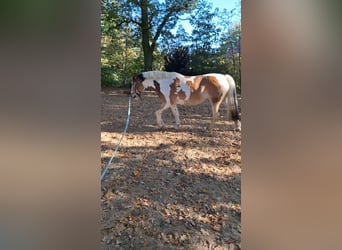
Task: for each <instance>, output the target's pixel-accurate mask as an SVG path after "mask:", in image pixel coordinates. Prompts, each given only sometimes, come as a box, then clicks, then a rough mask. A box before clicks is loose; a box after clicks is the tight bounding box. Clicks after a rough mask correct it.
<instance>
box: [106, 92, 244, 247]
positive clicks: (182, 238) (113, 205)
mask: <svg viewBox="0 0 342 250" xmlns="http://www.w3.org/2000/svg"><path fill="white" fill-rule="evenodd" d="M101 95H102V107H101V108H102V110H101V111H102V113H101V171H102V170H103V168H104V167H105V165H106V164H107V162H108V160H109V159H110V157H111V156H112V154H113V152H114V150H115V147H116V146H117V144H118V142H119V139H120V137H121V134H122V131H123V129H124V127H125V123H126V117H127V108H128V97H127V96H126V95H125V94H123V90H118V89H111V88H108V89H103V90H102V92H101ZM159 105H160V102H159V99H158V97H157V96H156V95H154V93H152V92H146V93H144V94H143V96H142V101H140V100H139V99H135V100H132V106H131V118H130V123H129V127H128V130H127V134H126V136H125V137H124V139H123V141H122V145H121V147H120V149H119V151H118V153H117V154H116V157H115V158H114V160H113V162H112V164H111V165H110V167H109V169H108V171H107V173H106V175H105V177H104V179H103V181H102V190H101V195H102V196H101V208H102V220H101V248H102V249H137V250H138V249H151V250H152V249H153V250H154V249H241V245H240V237H241V224H240V221H241V220H240V219H241V196H240V194H241V189H240V184H241V151H240V146H241V132H236V131H232V130H230V129H229V128H230V126H229V125H230V124H231V123H229V122H228V121H227V113H226V107H225V105H224V104H223V105H222V106H221V108H220V115H221V116H220V121H219V122H218V123H217V125H216V127H215V128H214V129H213V130H212V131H210V132H209V131H207V130H206V127H207V126H208V125H209V124H210V119H211V108H210V104H209V102H205V103H203V104H202V105H199V106H193V107H185V106H178V108H179V113H180V119H181V126H180V128H179V129H178V130H175V129H174V128H173V124H174V118H173V115H172V113H171V111H170V110H166V111H164V113H163V119H164V122H165V123H166V124H167V126H166V128H164V129H163V130H159V129H158V128H157V126H156V125H157V123H156V118H155V114H154V112H155V110H156V109H157V108H158V107H159Z"/></svg>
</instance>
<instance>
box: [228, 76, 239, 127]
mask: <svg viewBox="0 0 342 250" xmlns="http://www.w3.org/2000/svg"><path fill="white" fill-rule="evenodd" d="M225 77H226V79H227V81H228V83H229V89H228V93H227V97H226V103H227V110H228V118H229V119H232V120H233V121H238V120H240V115H239V106H238V100H237V94H236V85H235V81H234V79H233V77H231V76H230V75H225Z"/></svg>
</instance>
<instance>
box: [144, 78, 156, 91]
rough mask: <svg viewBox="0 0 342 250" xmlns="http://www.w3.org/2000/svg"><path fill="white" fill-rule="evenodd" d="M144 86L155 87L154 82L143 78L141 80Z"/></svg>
mask: <svg viewBox="0 0 342 250" xmlns="http://www.w3.org/2000/svg"><path fill="white" fill-rule="evenodd" d="M143 85H144V88H145V89H146V88H148V87H152V88H154V89H155V86H154V82H153V80H152V79H145V80H144V82H143Z"/></svg>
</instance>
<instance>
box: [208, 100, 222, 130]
mask: <svg viewBox="0 0 342 250" xmlns="http://www.w3.org/2000/svg"><path fill="white" fill-rule="evenodd" d="M221 102H222V100H220V101H218V102H211V109H212V113H213V119H212V121H211V124H210V127H209V129H212V128H213V127H214V126H215V122H216V121H217V120H218V117H219V112H218V111H219V108H220V104H221Z"/></svg>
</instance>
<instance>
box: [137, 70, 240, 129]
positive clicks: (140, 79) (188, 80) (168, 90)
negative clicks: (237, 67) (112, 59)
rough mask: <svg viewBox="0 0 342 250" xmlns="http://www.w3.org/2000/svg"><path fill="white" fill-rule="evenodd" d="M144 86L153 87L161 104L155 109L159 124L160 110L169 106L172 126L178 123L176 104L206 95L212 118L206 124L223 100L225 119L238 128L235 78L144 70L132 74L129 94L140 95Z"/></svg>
mask: <svg viewBox="0 0 342 250" xmlns="http://www.w3.org/2000/svg"><path fill="white" fill-rule="evenodd" d="M146 88H152V89H154V90H155V91H156V92H157V94H158V96H159V98H160V100H161V102H162V104H161V106H160V108H159V109H158V110H157V111H156V117H157V123H158V125H159V127H163V126H164V125H165V124H164V122H163V120H162V117H161V115H162V112H163V111H164V110H165V109H168V108H171V111H172V113H173V115H174V117H175V120H176V124H175V128H178V127H179V125H180V120H179V112H178V109H177V104H181V105H188V106H193V105H198V104H201V103H202V102H204V101H205V100H207V99H209V101H210V103H211V108H212V114H213V118H212V122H211V125H210V128H212V127H213V126H214V124H215V121H216V120H217V118H218V111H219V108H220V105H221V103H222V101H223V100H225V101H226V104H227V110H228V120H233V121H234V122H235V127H236V129H238V130H241V123H240V117H239V111H238V102H237V96H236V86H235V81H234V79H233V78H232V77H231V76H230V75H223V74H205V75H197V76H184V75H182V74H179V73H176V72H165V71H147V72H141V73H139V74H136V75H134V76H133V82H132V87H131V96H132V97H133V98H135V97H136V96H139V97H140V95H141V93H142V92H143V91H144V90H145V89H146Z"/></svg>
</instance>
